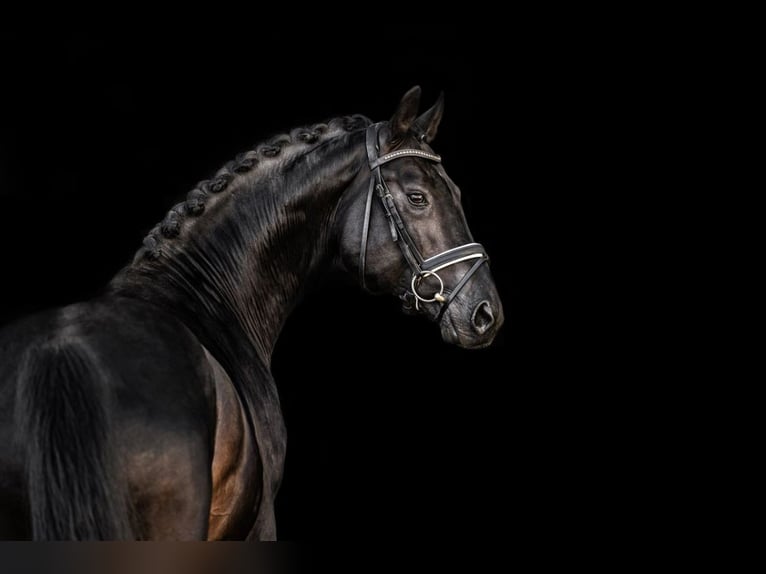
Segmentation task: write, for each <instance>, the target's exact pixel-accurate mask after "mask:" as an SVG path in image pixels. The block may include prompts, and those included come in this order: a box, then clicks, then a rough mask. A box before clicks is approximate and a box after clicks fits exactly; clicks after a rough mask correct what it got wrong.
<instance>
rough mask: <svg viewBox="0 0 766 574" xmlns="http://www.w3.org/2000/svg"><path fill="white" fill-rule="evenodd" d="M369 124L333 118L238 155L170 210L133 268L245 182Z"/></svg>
mask: <svg viewBox="0 0 766 574" xmlns="http://www.w3.org/2000/svg"><path fill="white" fill-rule="evenodd" d="M371 123H372V121H371V120H370V119H369V118H367V117H365V116H362V115H359V114H356V115H351V116H343V117H339V118H333V119H331V120H328V121H327V122H323V123H318V124H314V125H312V126H304V127H299V128H295V129H293V130H291V131H290V132H289V133H286V134H280V135H277V136H274V137H272V138H270V139H269V140H267V141H265V142H262V143H260V144H258V145H257V146H255V148H254V149H252V150H250V151H247V152H244V153H241V154H239V155H238V156H237V157H236V158H235V159H234V160H233V161H230V162H228V163H227V164H226V165H224V166H223V167H222V168H221V169H219V170H218V171H217V172H216V173H215V175H214V176H213V177H212V178H210V179H206V180H203V181H200V182H199V183H198V184H197V185H196V186H195V187H194V189H192V190H191V191H190V192H189V193H188V194H187V195H186V199H185V200H184V201H181V202H179V203H177V204H176V205H174V206H173V207H171V208H170V210H169V211H168V213H167V215H166V216H165V218H164V219H163V220H162V221H161V222H160V223H158V224H157V225H155V226H154V227H153V228H152V229H151V231H149V233H148V234H147V235H146V237H145V238H144V240H143V245H142V247H141V248H140V249H139V250H138V251H137V252H136V254H135V257H134V258H133V264H136V263H139V262H141V261H142V260H157V259H159V258H161V257H162V256H163V255H164V250H165V249H167V247H168V246H169V243H170V242H176V241H178V240H179V239H181V238H183V237H184V236H185V235H186V234H188V233H190V232H191V230H192V229H193V228H194V225H193V224H194V222H195V221H197V220H199V219H200V218H201V217H202V216H203V214H204V213H205V211H206V210H209V209H210V208H211V207H212V206H213V205H214V204H216V203H218V202H220V201H224V200H225V199H226V198H227V197H228V196H230V193H226V192H227V191H230V190H233V189H235V188H236V187H237V186H236V184H237V183H238V182H239V181H240V180H243V179H244V178H256V179H257V178H260V177H268V176H269V175H271V174H273V173H274V172H275V171H279V170H283V169H285V168H288V167H289V164H290V163H291V162H293V161H294V160H295V159H296V158H298V157H300V156H302V155H304V154H306V153H309V152H311V151H313V150H314V149H316V148H317V147H319V146H321V145H322V144H324V143H325V142H327V141H329V140H331V139H333V138H335V137H337V136H338V135H340V134H342V133H344V132H352V131H356V130H358V129H362V128H364V127H367V126H368V125H370V124H371Z"/></svg>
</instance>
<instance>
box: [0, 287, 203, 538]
mask: <svg viewBox="0 0 766 574" xmlns="http://www.w3.org/2000/svg"><path fill="white" fill-rule="evenodd" d="M215 409H216V399H215V381H214V377H213V376H211V372H210V365H209V363H208V359H207V357H206V354H205V351H204V348H203V347H202V345H201V344H200V343H199V342H198V341H197V340H196V338H195V337H194V336H193V335H192V333H191V332H190V331H189V330H188V329H186V327H184V326H183V325H182V324H181V323H180V322H178V321H176V320H174V319H173V318H172V317H171V316H169V315H167V314H165V313H163V312H161V311H160V310H158V309H156V308H154V307H150V306H148V305H145V304H143V303H140V302H137V301H133V300H129V299H122V298H112V297H105V298H101V299H97V300H94V301H91V302H85V303H78V304H75V305H70V306H67V307H63V308H60V309H54V310H50V311H46V312H43V313H40V314H37V315H35V316H32V317H29V318H27V319H24V320H21V321H18V322H16V323H14V324H12V325H9V326H7V327H5V328H3V329H2V330H0V502H1V503H2V509H3V510H2V512H0V537H2V538H27V537H29V536H30V524H31V522H33V520H31V518H30V516H29V512H28V511H27V508H28V507H29V506H30V500H29V497H30V496H34V495H40V492H39V491H40V489H43V488H47V487H50V488H52V489H53V490H52V491H50V492H47V493H45V492H43V493H42V495H47V496H48V497H49V498H51V499H52V500H53V499H55V498H56V496H55V495H56V494H57V490H56V489H58V490H62V489H63V490H64V491H65V490H66V489H67V488H70V487H71V486H72V485H71V484H56V479H57V478H58V479H61V480H62V481H63V480H64V477H63V474H64V473H65V471H66V465H67V464H69V463H70V462H71V464H72V465H75V464H80V465H81V466H82V468H74V466H73V467H72V469H71V472H69V474H68V478H67V480H69V481H70V482H71V481H72V480H82V481H83V484H81V485H79V486H78V488H80V489H82V488H83V487H84V486H87V480H92V481H95V479H96V478H98V476H95V477H94V476H83V475H98V471H103V472H104V473H106V474H105V475H104V477H102V478H105V477H107V475H109V476H113V475H114V476H117V475H119V477H120V479H119V481H115V484H116V485H115V488H117V489H122V490H123V492H120V493H114V494H115V496H118V497H123V498H124V499H128V498H129V499H130V501H131V503H130V508H127V509H124V512H125V513H127V514H129V515H130V516H129V517H128V518H127V519H129V520H130V521H131V526H130V528H131V529H132V531H131V532H125V529H122V530H114V531H110V530H105V531H104V532H106V533H107V534H103V533H101V534H99V532H92V533H91V532H90V531H87V532H86V533H85V534H84V535H83V536H85V537H99V536H102V535H103V536H105V537H110V536H118V534H114V533H112V534H111V535H110V534H109V532H122V533H123V535H124V536H126V537H133V536H137V537H152V538H163V537H169V538H200V537H204V536H205V534H206V529H207V510H206V509H205V510H204V512H201V511H200V508H204V507H205V504H204V502H205V500H206V499H207V500H209V498H210V475H209V467H210V460H211V457H212V454H211V450H212V445H213V439H214V426H215V416H216V412H215ZM61 431H64V432H65V433H66V434H69V435H72V436H61V434H62V432H61ZM44 450H47V451H50V452H52V453H53V456H54V457H57V458H53V459H46V458H44V456H43V455H45V453H44V452H43V451H44ZM37 451H40V452H41V453H42V454H41V456H43V458H40V460H43V461H46V460H47V461H48V463H46V464H48V466H46V467H45V468H49V467H50V466H51V465H53V466H56V465H58V466H59V467H60V468H58V470H59V472H60V473H62V476H60V477H56V476H55V473H53V474H54V476H51V477H48V476H45V475H41V476H39V477H36V478H35V477H34V476H33V473H34V468H35V464H34V461H35V460H36V459H35V456H34V455H35V452H37ZM104 453H108V455H109V460H101V459H98V458H94V456H95V455H99V456H106V455H105V454H104ZM45 456H47V455H45ZM67 457H69V459H71V460H69V462H68V459H67ZM88 457H90V458H88ZM30 461H31V462H30ZM51 461H52V462H51ZM41 464H42V463H41ZM88 465H90V466H88ZM90 467H93V468H90ZM101 467H103V468H101ZM94 468H95V470H94ZM110 473H111V474H110ZM72 477H75V478H72ZM36 481H37V482H40V483H41V484H35V482H36ZM43 482H45V483H46V484H45V485H43V484H42V483H43ZM117 483H119V484H117ZM76 486H77V485H76ZM97 487H98V485H97V484H95V482H94V483H93V484H91V485H90V486H89V488H90V489H91V490H92V489H94V488H97ZM76 490H77V488H75V491H76ZM27 491H29V492H31V493H32V494H31V495H29V494H28V492H27ZM128 491H129V492H128ZM60 494H65V492H60ZM107 494H109V493H107ZM128 494H129V497H128ZM43 498H44V496H43ZM195 498H196V499H197V500H195V501H194V504H191V503H190V501H191V500H192V499H195ZM54 502H55V500H54ZM200 503H202V504H200ZM72 504H73V503H72ZM31 506H32V507H33V510H34V505H31ZM86 511H88V509H85V510H84V511H83V514H84V515H85V514H87V512H86ZM120 512H122V510H121V511H120ZM123 519H125V517H120V520H123ZM115 520H116V519H115ZM123 521H124V520H123ZM76 535H77V534H76V533H74V534H72V533H70V534H67V533H66V532H63V533H62V532H52V533H50V534H49V536H51V537H67V536H73V537H74V536H76Z"/></svg>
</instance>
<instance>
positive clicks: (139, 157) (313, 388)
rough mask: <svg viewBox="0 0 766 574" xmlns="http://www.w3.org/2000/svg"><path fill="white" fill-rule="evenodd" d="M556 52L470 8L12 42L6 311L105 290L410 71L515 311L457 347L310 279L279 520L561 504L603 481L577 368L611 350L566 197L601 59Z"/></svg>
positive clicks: (368, 301)
mask: <svg viewBox="0 0 766 574" xmlns="http://www.w3.org/2000/svg"><path fill="white" fill-rule="evenodd" d="M277 28H279V29H277ZM500 32H502V31H500ZM525 39H527V40H530V36H525ZM292 45H297V46H298V48H297V49H296V52H295V53H294V54H291V53H290V49H289V48H290V46H292ZM558 48H559V47H557V50H556V53H555V54H552V53H551V52H550V51H549V50H550V48H549V47H548V45H547V44H546V42H545V41H542V40H540V41H537V42H536V41H535V40H534V39H532V40H531V41H527V42H517V41H514V40H513V39H511V38H510V37H507V38H506V37H505V36H503V35H502V34H501V35H500V36H497V35H496V36H495V40H494V42H493V43H487V42H482V41H479V42H478V43H477V42H476V41H475V40H472V39H470V38H468V37H466V34H465V32H464V29H463V27H462V26H460V25H458V24H448V25H444V26H440V27H434V28H433V29H430V30H429V31H428V33H427V34H425V33H422V31H421V32H418V30H417V29H415V28H412V27H402V28H401V29H395V30H392V29H391V28H390V27H387V28H386V29H385V34H384V36H383V38H382V39H381V38H380V37H379V36H378V37H376V38H375V39H374V40H370V37H369V35H368V34H366V33H365V32H364V29H363V27H357V26H355V25H352V26H348V27H343V29H342V33H341V34H337V33H335V34H328V33H327V32H326V31H325V30H323V29H321V28H320V27H319V26H317V27H313V26H310V25H307V26H303V27H298V28H296V27H290V28H289V30H288V29H281V28H280V27H278V26H275V29H274V30H272V31H270V32H269V31H264V29H263V27H262V28H261V29H260V30H259V32H258V34H255V35H248V34H242V33H240V32H239V31H233V30H232V31H230V33H228V34H227V33H224V34H217V35H215V37H213V36H212V35H207V34H205V33H201V32H200V31H199V30H197V29H192V28H188V29H181V30H180V31H178V30H176V33H174V34H173V35H172V36H171V35H170V34H168V33H167V31H161V32H158V33H157V32H156V33H153V34H143V33H137V32H136V33H130V34H124V33H123V34H115V35H112V34H111V33H110V31H103V30H102V31H101V32H98V33H95V32H94V33H89V34H72V35H67V34H64V35H57V36H55V37H52V38H46V39H44V40H40V41H34V42H28V43H27V44H24V45H23V46H18V45H17V46H16V47H15V48H14V50H13V51H12V52H6V56H5V59H6V62H5V64H6V65H5V71H4V78H5V81H4V98H5V101H4V103H3V108H2V109H3V115H2V117H3V124H2V133H1V134H0V200H1V202H2V204H1V205H2V207H1V208H0V218H1V219H2V225H0V245H3V246H4V247H3V263H2V270H3V272H2V289H3V298H2V306H1V307H0V321H3V322H5V321H7V320H10V319H13V318H15V317H18V316H20V315H22V314H24V313H27V312H31V311H34V310H36V309H40V308H44V307H49V306H53V305H61V304H66V303H69V302H72V301H76V300H81V299H85V298H87V297H89V296H92V295H93V294H95V293H96V292H97V291H98V289H99V288H100V287H101V286H102V285H103V284H104V283H106V282H107V281H108V280H109V278H110V277H111V276H112V275H113V274H114V273H115V272H116V271H117V270H118V269H120V268H121V267H122V266H123V265H125V264H126V263H127V262H128V261H129V260H130V258H131V256H132V254H133V253H134V252H135V250H136V249H137V248H138V247H139V245H140V242H141V239H142V238H143V236H144V234H145V233H146V231H147V230H148V229H150V228H151V227H152V226H153V225H154V224H155V223H156V222H157V221H159V220H160V219H161V218H162V217H163V215H164V213H165V212H166V210H167V209H168V208H169V207H170V206H171V205H172V204H173V203H175V202H176V201H178V200H180V199H181V198H182V197H183V196H184V195H185V194H186V192H188V191H189V190H190V189H192V187H193V186H194V184H195V183H196V182H197V181H199V180H201V179H205V178H207V177H209V176H210V175H212V173H213V172H214V171H215V170H216V169H217V168H219V167H220V166H221V165H223V164H224V163H225V162H226V161H228V160H230V159H232V158H233V157H234V156H235V155H236V154H237V153H239V152H242V151H244V150H247V149H250V148H251V147H253V145H254V144H255V143H257V142H259V141H261V140H263V139H265V138H267V137H269V136H271V135H272V134H275V133H279V132H283V131H287V130H289V129H290V128H292V127H295V126H298V125H303V124H309V123H314V122H317V121H321V120H324V119H327V118H330V117H334V116H338V115H345V114H351V113H362V114H364V115H366V116H368V117H370V118H372V119H373V120H376V121H377V120H383V119H388V118H389V117H390V115H391V113H392V112H393V110H394V108H395V106H396V104H397V103H398V101H399V99H400V98H401V96H402V95H403V93H404V92H405V91H406V90H407V89H409V88H410V87H411V86H413V85H416V84H418V85H420V86H421V87H422V89H423V103H422V105H423V108H424V109H425V107H427V106H430V105H431V104H432V103H433V102H434V101H435V99H436V97H437V96H438V94H439V92H440V91H442V90H443V91H444V92H445V96H446V111H445V116H444V120H443V122H442V126H441V129H440V133H439V136H438V137H437V139H436V141H435V142H434V144H433V147H434V148H435V150H436V151H437V152H438V153H440V154H441V155H442V156H443V158H444V165H445V168H446V169H447V171H448V173H449V174H450V175H451V177H452V178H453V179H454V180H455V181H456V182H457V183H458V184H459V185H460V186H461V188H462V189H463V196H464V203H465V206H464V207H465V210H466V214H467V218H468V221H469V224H470V226H471V229H472V231H473V234H474V236H475V238H476V240H477V241H480V242H482V243H483V244H484V245H485V246H486V248H487V249H488V251H489V253H490V256H491V258H492V271H493V274H494V277H495V280H496V283H497V286H498V289H499V291H500V294H501V297H502V300H503V303H504V305H505V315H506V323H505V326H504V328H503V330H502V331H501V333H500V334H499V336H498V337H497V340H496V343H495V345H494V346H493V347H491V348H489V349H485V350H479V351H463V350H460V349H457V348H455V347H450V346H447V345H446V344H444V343H442V342H441V340H440V337H439V333H438V329H437V328H436V327H435V326H434V325H432V324H429V323H427V322H425V321H423V320H421V319H417V318H412V317H405V316H403V315H402V314H401V313H400V311H399V308H398V304H397V302H396V301H394V300H390V299H388V298H378V297H368V296H365V295H362V294H361V293H359V292H358V290H357V289H355V288H353V287H352V286H350V285H348V284H347V283H345V282H342V281H337V282H335V281H331V282H330V283H329V284H327V285H325V286H324V287H322V288H321V289H320V290H319V291H317V292H315V293H313V294H312V295H310V296H309V297H308V298H307V299H306V300H305V301H304V302H303V303H302V304H301V305H300V307H299V308H298V309H297V310H296V312H295V313H294V315H293V316H292V317H291V319H290V320H289V322H288V324H287V326H286V328H285V331H284V333H283V336H282V338H281V340H280V342H279V344H278V347H277V350H276V355H275V359H274V373H275V376H276V378H277V381H278V386H279V390H280V394H281V397H282V401H283V410H284V414H285V418H286V423H287V428H288V436H289V439H288V455H287V462H286V470H285V478H284V483H283V487H282V490H281V492H280V495H279V498H278V504H277V520H278V527H279V534H280V537H281V538H284V539H294V540H315V539H320V540H321V539H335V538H345V539H348V538H350V537H351V538H356V537H358V538H367V537H369V536H371V535H373V534H375V535H377V534H384V535H387V536H391V537H394V538H396V537H402V536H404V537H412V538H420V539H422V538H423V537H429V536H438V537H441V538H456V539H460V538H465V537H467V536H479V537H484V536H489V535H495V534H501V535H506V534H508V533H509V532H508V529H510V528H511V525H513V526H514V527H518V526H519V525H520V526H521V527H522V528H523V529H524V530H526V531H527V532H533V531H535V530H536V529H548V528H550V524H549V521H550V520H552V517H553V516H555V517H556V522H557V523H558V524H561V522H562V521H564V522H566V521H568V520H570V518H568V516H570V514H571V513H570V512H568V511H567V510H566V509H567V508H570V507H579V506H580V505H585V504H586V501H584V500H583V498H582V497H581V494H582V491H581V490H580V489H581V487H583V486H585V488H586V489H587V490H588V491H589V492H590V491H591V489H593V488H598V486H599V485H598V481H599V480H602V479H601V478H595V479H593V480H595V481H596V484H593V483H592V482H591V480H590V478H589V477H590V471H589V470H586V468H587V467H588V464H589V463H590V462H592V453H593V446H592V442H591V439H593V438H595V437H596V432H595V431H594V432H593V433H591V429H590V425H591V422H590V421H589V420H588V413H589V408H588V407H587V405H588V404H589V400H590V399H591V398H593V400H596V397H595V396H594V393H595V387H593V386H592V385H590V384H589V382H588V381H589V378H588V377H592V376H595V374H594V373H593V372H592V371H588V370H583V369H580V368H579V365H580V364H581V363H582V361H583V358H584V357H583V353H582V352H583V351H584V355H585V356H586V357H587V356H590V355H592V354H595V353H597V352H599V350H598V349H592V348H589V346H588V345H587V343H585V342H583V340H582V338H583V337H585V336H586V327H585V326H584V324H583V323H582V322H581V321H576V320H575V317H577V318H578V319H580V318H581V317H582V315H584V314H586V313H587V309H582V308H581V307H580V306H581V305H587V303H585V302H583V301H579V300H578V294H579V293H580V292H581V290H582V288H583V287H582V285H579V284H578V282H579V281H582V279H581V277H582V275H583V270H584V269H585V268H586V267H587V263H586V259H587V253H586V251H587V247H583V245H582V243H583V242H582V239H583V238H586V242H587V238H588V236H589V234H590V233H591V230H590V229H588V228H587V226H584V227H582V228H578V226H577V225H576V224H575V223H574V222H573V219H576V218H577V215H576V214H575V208H577V209H579V208H581V207H582V203H583V202H585V203H588V201H591V200H589V199H588V198H589V194H573V193H571V191H572V189H571V182H572V181H575V182H577V186H583V185H585V184H586V183H587V179H588V178H586V177H583V173H584V172H587V171H588V166H587V163H586V165H583V164H581V163H579V162H578V161H575V160H574V159H573V158H574V154H577V155H578V157H580V155H579V154H583V153H584V152H583V150H582V149H581V148H578V145H579V146H582V145H583V141H584V140H583V139H582V131H580V136H576V135H575V133H576V132H577V131H578V130H580V128H582V127H583V126H585V125H586V124H588V117H587V115H588V111H589V109H588V108H582V107H578V105H577V103H579V102H580V101H581V98H582V90H583V89H584V88H583V82H584V78H585V74H587V72H586V71H585V69H584V67H583V66H579V67H578V62H577V61H576V58H574V59H570V58H572V56H571V55H568V54H567V53H566V52H565V51H563V52H561V51H559V50H558ZM595 97H599V96H598V95H596V96H595ZM602 97H603V94H602ZM590 120H591V122H590V126H591V129H595V128H593V126H594V124H593V122H592V120H593V118H592V117H591V118H590ZM567 188H569V189H567ZM598 288H603V287H596V289H598ZM583 407H584V408H583ZM597 440H602V441H603V440H604V439H603V438H599V439H597ZM586 475H587V477H588V478H586ZM604 487H605V488H606V484H604ZM578 490H580V492H577V491H578Z"/></svg>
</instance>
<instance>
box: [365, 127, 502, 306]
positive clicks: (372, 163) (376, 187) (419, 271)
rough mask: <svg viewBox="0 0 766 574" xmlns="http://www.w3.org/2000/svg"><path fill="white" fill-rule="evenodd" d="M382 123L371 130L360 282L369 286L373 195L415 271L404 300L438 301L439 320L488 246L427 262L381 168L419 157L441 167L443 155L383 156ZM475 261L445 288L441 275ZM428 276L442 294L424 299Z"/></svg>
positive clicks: (399, 152) (450, 252) (483, 258)
mask: <svg viewBox="0 0 766 574" xmlns="http://www.w3.org/2000/svg"><path fill="white" fill-rule="evenodd" d="M381 125H382V124H381V123H378V124H373V125H371V126H369V127H368V128H367V144H366V145H367V161H368V164H369V167H370V171H371V173H372V177H371V178H370V187H369V190H368V191H367V201H366V203H365V206H364V224H363V226H362V244H361V250H360V252H359V279H360V282H361V284H362V287H365V280H364V274H365V266H366V260H367V239H368V237H369V232H370V216H371V214H372V196H373V193H374V194H376V195H377V196H378V198H379V199H380V202H381V205H382V206H383V211H384V212H385V214H386V220H387V221H388V226H389V230H390V232H391V239H392V240H393V241H394V243H396V244H397V245H398V246H399V249H400V250H401V252H402V254H403V255H404V258H405V260H406V261H407V264H408V265H409V266H410V269H411V270H412V280H411V281H410V290H405V292H404V295H403V297H404V298H405V300H406V299H407V298H408V297H414V298H415V309H418V310H419V303H434V302H438V303H439V305H441V308H440V309H439V313H438V315H437V317H436V320H437V321H439V320H440V319H441V317H442V315H444V312H445V311H446V310H447V307H449V305H450V303H452V301H454V300H455V297H456V296H457V294H458V293H459V292H460V290H461V289H462V288H463V287H465V285H466V284H467V283H468V280H469V279H470V278H471V276H472V275H473V274H474V273H476V271H478V269H479V267H481V265H482V264H483V263H485V262H487V261H489V257H488V256H487V252H486V251H485V249H484V247H483V246H482V245H481V244H479V243H466V244H465V245H460V246H458V247H453V248H452V249H447V250H446V251H442V252H441V253H437V254H436V255H433V256H431V257H428V258H427V259H426V258H424V257H423V255H422V254H421V253H420V250H419V249H418V247H417V245H415V242H414V241H413V239H412V236H411V235H410V234H409V233H408V232H407V228H406V226H405V225H404V221H403V220H402V217H401V214H400V213H399V210H398V209H397V208H396V204H395V203H394V198H393V197H392V196H391V191H390V190H389V189H388V186H387V185H386V182H385V180H384V179H383V175H382V173H381V171H380V167H381V166H382V165H385V164H387V163H389V162H391V161H394V160H397V159H400V158H403V157H419V158H422V159H425V160H428V161H432V162H434V163H436V164H440V163H441V161H442V158H441V156H438V155H436V154H433V153H430V152H427V151H425V150H420V149H412V148H407V149H400V150H395V151H392V152H390V153H387V154H385V155H379V154H380V145H379V143H378V132H379V131H380V127H381ZM438 172H439V175H440V176H441V177H442V179H444V175H443V174H442V170H441V169H438ZM472 259H475V260H476V261H475V262H474V264H473V265H472V266H471V268H470V269H469V270H468V271H467V272H466V273H465V274H464V275H463V277H462V278H461V279H460V281H458V283H457V285H455V286H454V287H453V288H452V289H451V290H446V291H445V289H444V281H443V280H442V278H441V277H440V276H439V274H438V272H439V271H441V270H442V269H445V268H446V267H449V266H451V265H455V264H457V263H462V262H463V261H470V260H472ZM427 277H434V278H435V279H436V280H437V281H438V282H439V291H438V292H436V293H433V294H432V295H431V296H430V297H424V296H423V295H422V294H420V293H419V292H418V287H419V285H420V284H421V282H422V281H423V280H424V279H425V278H427Z"/></svg>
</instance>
